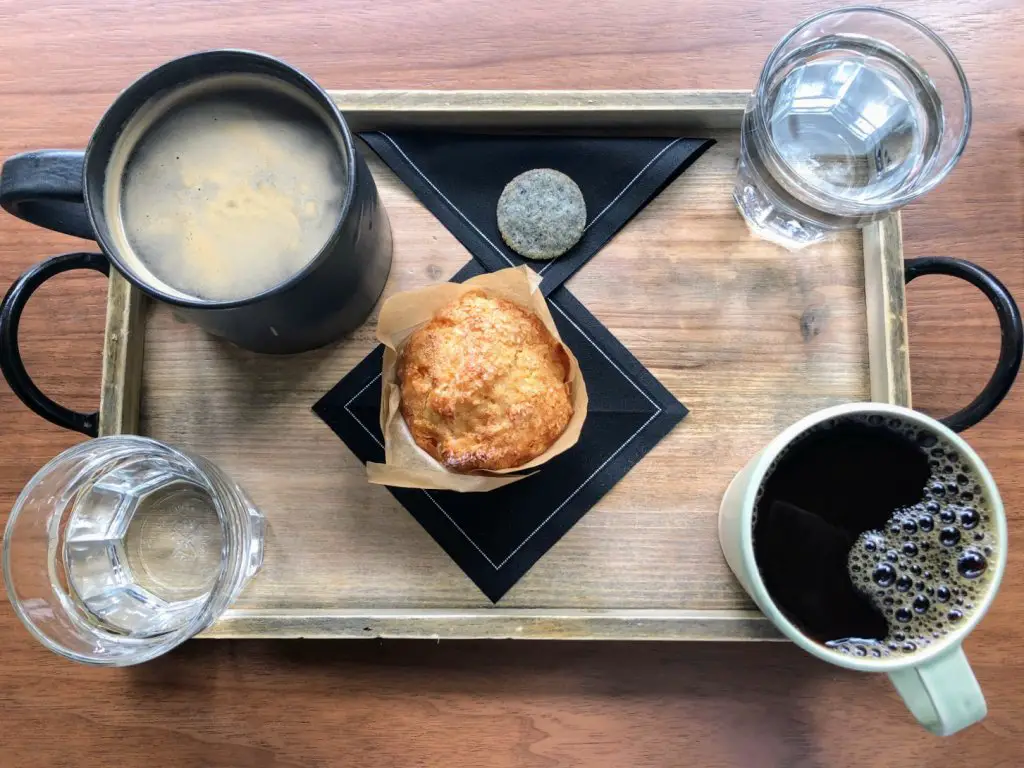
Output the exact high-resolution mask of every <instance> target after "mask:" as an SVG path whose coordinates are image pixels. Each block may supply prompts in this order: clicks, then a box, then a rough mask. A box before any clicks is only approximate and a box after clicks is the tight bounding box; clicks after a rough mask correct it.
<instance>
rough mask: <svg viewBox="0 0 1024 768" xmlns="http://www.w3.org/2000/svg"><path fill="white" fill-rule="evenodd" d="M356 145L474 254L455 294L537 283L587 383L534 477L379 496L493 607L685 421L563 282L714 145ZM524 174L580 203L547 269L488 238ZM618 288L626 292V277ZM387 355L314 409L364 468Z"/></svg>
mask: <svg viewBox="0 0 1024 768" xmlns="http://www.w3.org/2000/svg"><path fill="white" fill-rule="evenodd" d="M361 138H363V139H364V140H365V141H366V143H367V144H368V145H369V146H370V147H371V148H372V149H373V150H374V151H375V152H376V153H377V154H378V155H379V156H380V157H381V158H382V159H383V160H384V162H386V163H387V164H388V165H389V166H390V167H391V169H392V170H393V171H394V172H395V173H396V174H397V175H398V177H399V178H400V179H402V181H403V182H405V183H406V184H407V185H408V186H409V187H410V188H411V189H412V191H413V192H414V193H415V194H416V196H417V197H418V198H419V199H420V201H422V202H423V204H424V205H425V206H426V207H427V208H428V209H429V210H430V211H431V212H433V213H434V215H435V216H437V218H438V219H439V220H440V221H441V222H442V223H443V224H444V225H445V226H446V227H448V229H449V230H451V231H452V233H453V234H454V235H455V236H456V237H457V238H458V239H459V241H460V242H461V243H462V244H463V245H464V246H466V248H467V249H468V250H469V252H470V253H471V254H472V255H473V260H472V261H470V262H469V263H468V264H466V266H465V267H463V268H462V269H461V270H459V272H458V273H457V274H456V275H455V276H454V277H453V278H452V280H453V281H455V282H462V281H463V280H467V279H469V278H471V277H474V276H476V275H479V274H483V273H484V272H493V271H497V270H499V269H504V268H506V267H509V266H518V265H520V264H524V263H526V264H530V265H531V267H532V268H533V269H535V270H537V272H539V273H540V274H541V275H543V282H542V290H543V291H544V294H545V295H546V296H547V297H548V300H549V303H550V305H551V310H552V311H551V314H552V316H553V317H554V320H555V324H556V325H557V326H558V330H559V333H560V334H561V336H562V339H563V340H564V341H565V343H566V344H567V345H568V346H569V347H570V348H571V349H572V351H573V353H574V354H575V355H576V358H577V359H578V360H579V364H580V369H581V370H582V373H583V378H584V379H585V380H586V382H587V393H588V395H589V396H590V405H589V408H588V413H587V420H586V422H585V424H584V427H583V432H582V434H581V436H580V440H579V442H577V444H576V445H575V446H573V447H572V448H570V449H569V450H568V451H566V452H565V453H563V454H561V455H560V456H557V457H556V458H554V459H552V460H551V461H550V462H548V463H547V464H545V465H544V466H543V467H541V468H540V470H539V471H538V472H537V473H536V474H535V475H533V476H532V477H529V478H527V479H525V480H521V481H519V482H517V483H513V484H512V485H508V486H505V487H503V488H499V489H497V490H493V491H488V492H487V493H485V494H479V493H466V494H460V493H455V492H452V491H427V490H420V489H409V488H389V489H388V490H389V491H390V492H391V493H392V494H393V495H394V496H395V498H397V499H398V500H399V502H401V503H402V505H403V506H405V508H406V509H408V510H409V512H410V513H411V514H412V515H413V517H415V518H416V519H417V520H418V521H419V522H420V524H421V525H422V526H423V527H424V528H425V529H426V530H427V532H428V533H429V534H430V535H431V536H433V537H434V539H435V540H436V541H437V543H438V544H440V545H441V546H442V547H443V548H444V550H445V551H446V552H447V553H448V554H449V555H450V556H451V558H452V559H453V560H455V562H456V563H458V565H459V566H460V567H461V568H462V569H463V571H465V572H466V575H467V576H469V577H470V579H472V580H473V581H474V582H475V583H476V584H477V586H479V587H480V589H481V590H482V591H483V592H484V594H485V595H487V597H489V598H490V599H491V600H492V601H494V602H497V601H498V600H500V599H501V597H502V596H503V595H504V594H505V593H506V592H507V591H508V590H509V589H510V588H511V587H512V586H513V585H514V584H515V583H516V582H517V581H518V580H519V579H520V578H521V577H522V575H523V574H524V573H526V572H527V571H528V570H529V569H530V568H531V567H532V566H533V564H534V563H536V562H537V560H539V559H540V558H541V557H542V556H543V555H544V553H545V552H547V551H548V549H550V548H551V547H552V546H553V545H554V544H555V542H557V541H558V540H559V539H560V538H561V537H562V536H563V535H564V534H565V533H566V532H567V531H568V530H569V529H570V528H571V527H572V526H573V525H574V524H575V523H576V521H577V520H579V519H580V518H581V517H582V516H583V515H584V514H585V513H586V512H587V510H588V509H590V507H592V506H593V505H594V504H596V503H597V502H598V500H600V498H601V497H602V496H604V494H605V493H607V492H608V491H609V490H611V488H612V487H613V486H614V485H615V484H616V483H617V482H618V481H619V480H621V479H622V478H623V477H624V476H625V475H626V473H627V472H629V470H630V469H631V468H632V467H633V466H634V465H635V464H636V463H637V462H639V461H640V460H641V459H642V458H643V457H644V456H645V455H646V454H647V453H648V452H649V451H650V450H651V449H652V448H653V447H654V446H655V445H657V443H658V441H659V440H661V438H662V437H664V436H665V435H667V434H668V433H669V432H670V431H671V430H672V428H673V427H674V426H675V425H676V424H678V423H679V421H681V420H682V418H683V417H684V416H685V415H686V408H685V407H684V406H683V404H682V403H680V402H679V401H678V400H677V399H676V398H675V397H674V396H673V395H672V394H671V393H670V392H669V391H668V390H666V389H665V388H664V387H663V386H662V385H661V383H660V382H658V380H657V379H656V378H654V376H652V375H651V374H650V372H649V371H647V369H645V368H644V367H643V365H641V364H640V363H639V361H637V359H636V358H635V357H633V355H631V354H630V353H629V351H628V350H627V349H626V348H625V347H623V346H622V344H620V343H619V342H618V340H617V339H616V338H615V337H614V336H612V334H611V333H609V332H608V330H607V329H606V328H605V327H604V326H603V325H601V323H599V322H598V321H597V320H596V319H595V318H594V317H593V315H591V314H590V313H589V312H588V311H587V310H586V308H584V307H583V305H582V304H580V303H579V301H577V300H576V299H575V298H574V297H573V295H572V294H571V293H569V291H568V289H566V288H565V287H563V286H562V283H564V282H565V281H566V280H567V279H568V278H569V277H570V276H571V275H572V274H573V273H575V272H576V270H578V269H580V267H582V266H583V265H584V264H585V263H586V262H587V261H588V260H589V259H590V258H592V257H593V256H594V255H595V254H597V253H598V251H599V250H600V249H601V247H602V246H603V245H604V244H605V243H606V242H607V241H608V240H609V239H610V238H611V237H612V236H613V235H614V234H615V233H616V232H618V231H619V229H621V228H622V227H623V226H624V225H625V224H626V223H627V222H628V221H629V220H630V219H631V218H632V217H633V216H634V215H635V214H636V213H637V212H638V211H639V210H640V209H641V208H643V206H644V205H646V204H647V202H649V201H650V200H651V199H653V198H654V197H655V196H656V195H657V194H658V192H660V191H661V190H662V189H664V188H665V186H666V185H667V184H669V183H670V182H671V181H672V180H673V179H675V178H676V177H677V176H678V175H679V174H680V173H682V171H684V170H685V169H686V168H688V167H689V166H690V165H691V164H692V163H693V162H694V161H695V160H696V159H697V158H698V157H700V155H701V154H703V153H704V151H706V150H707V149H708V147H710V146H711V145H712V144H713V143H714V142H713V141H711V140H705V139H686V138H680V139H651V138H641V139H635V138H611V137H607V138H605V137H601V138H578V137H564V136H543V137H538V136H497V135H477V134H455V133H420V132H395V133H382V132H375V133H366V134H361ZM531 168H554V169H556V170H559V171H562V172H563V173H565V174H566V175H568V176H569V177H571V178H572V179H573V180H575V181H576V183H577V184H578V185H579V186H580V189H581V190H582V192H583V197H584V200H585V201H586V203H587V229H586V231H585V232H584V235H583V237H582V239H581V240H580V242H579V243H577V244H576V245H575V246H574V247H573V248H572V249H571V250H570V251H569V252H568V253H566V254H564V255H563V256H561V257H559V258H558V259H555V260H554V261H549V262H541V261H529V260H526V259H523V258H522V257H520V256H519V255H518V254H516V253H515V252H514V251H512V250H510V249H509V248H508V247H506V246H505V243H504V242H503V241H502V239H501V235H500V233H499V232H498V225H497V216H496V208H497V203H498V197H499V196H500V195H501V191H502V189H504V187H505V184H507V183H508V182H509V181H510V180H511V179H512V178H513V177H514V176H516V175H518V174H519V173H522V172H523V171H527V170H530V169H531ZM619 279H621V280H622V282H623V283H624V284H626V283H628V277H624V276H621V277H620V278H619ZM383 349H384V348H383V347H382V346H379V347H377V349H376V350H374V351H373V352H372V353H370V355H368V356H367V357H366V358H365V359H364V360H363V361H362V362H361V363H360V364H359V365H357V366H356V367H355V368H354V369H352V371H350V372H349V374H348V375H347V376H345V378H344V379H342V380H341V381H340V382H339V383H338V384H337V385H336V386H335V387H334V388H333V389H331V391H330V392H328V393H327V394H326V395H324V397H323V398H322V399H321V400H320V401H319V402H318V403H316V405H314V406H313V410H314V412H315V413H316V414H317V415H318V416H319V417H320V418H321V419H323V420H324V421H325V422H326V423H327V424H328V425H329V426H330V427H331V429H333V430H334V432H335V433H336V434H337V435H338V436H339V437H340V438H341V439H342V440H343V441H344V442H345V444H346V445H348V447H349V448H350V449H351V450H352V451H353V453H355V454H356V456H357V457H358V458H359V459H360V460H361V461H363V462H364V463H365V462H367V461H376V462H382V461H384V445H383V443H384V440H383V437H382V435H381V432H380V424H379V420H380V395H381V386H380V373H381V362H382V357H383ZM482 497H486V498H484V499H482ZM482 502H483V503H482Z"/></svg>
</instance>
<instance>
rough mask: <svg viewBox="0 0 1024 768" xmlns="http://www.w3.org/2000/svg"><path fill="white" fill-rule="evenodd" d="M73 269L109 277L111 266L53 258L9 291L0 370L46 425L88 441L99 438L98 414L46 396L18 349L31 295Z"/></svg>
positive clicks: (80, 257) (0, 318)
mask: <svg viewBox="0 0 1024 768" xmlns="http://www.w3.org/2000/svg"><path fill="white" fill-rule="evenodd" d="M73 269H92V270H95V271H97V272H101V273H102V274H104V275H109V274H110V262H109V261H107V257H106V256H104V255H103V254H102V253H62V254H60V255H59V256H52V257H50V258H49V259H46V261H42V262H40V263H39V264H36V265H35V266H34V267H32V268H31V269H29V270H28V271H27V272H25V274H23V275H22V276H21V277H19V278H18V280H17V281H16V282H15V283H14V285H12V286H11V289H10V290H9V291H7V295H6V296H4V300H3V302H2V303H0V370H2V371H3V374H4V378H5V379H7V383H8V384H9V385H10V387H11V389H12V390H14V394H16V395H17V396H18V399H19V400H21V402H23V403H24V404H25V405H27V406H28V407H29V408H31V409H32V410H33V411H35V412H36V413H37V414H39V415H40V416H42V417H43V418H44V419H46V420H47V421H50V422H52V423H54V424H56V425H57V426H58V427H64V429H72V430H74V431H75V432H81V433H82V434H84V435H88V436H89V437H96V435H97V434H98V431H99V413H98V412H94V413H79V412H78V411H73V410H71V409H70V408H65V407H64V406H63V405H60V404H58V403H56V402H54V401H53V400H51V399H50V398H49V397H47V396H46V395H45V394H43V392H42V390H40V389H39V387H37V386H36V384H35V382H34V381H32V378H31V377H30V376H29V375H28V371H26V370H25V364H24V363H23V362H22V360H21V350H20V349H19V348H18V326H19V324H20V323H21V313H22V312H23V311H24V309H25V305H26V304H27V303H28V300H29V299H30V298H32V294H33V293H35V291H36V289H37V288H39V286H41V285H42V284H43V283H45V282H46V281H47V280H49V279H50V278H51V277H53V276H54V275H59V274H60V273H61V272H69V271H71V270H73Z"/></svg>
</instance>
